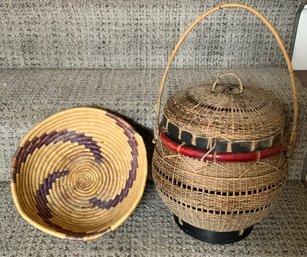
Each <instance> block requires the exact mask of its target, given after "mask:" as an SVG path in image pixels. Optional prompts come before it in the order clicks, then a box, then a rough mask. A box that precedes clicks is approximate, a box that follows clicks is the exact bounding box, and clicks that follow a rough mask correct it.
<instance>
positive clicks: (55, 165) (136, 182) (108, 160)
mask: <svg viewBox="0 0 307 257" xmlns="http://www.w3.org/2000/svg"><path fill="white" fill-rule="evenodd" d="M146 176H147V159H146V150H145V147H144V143H143V140H142V138H141V136H140V135H139V134H138V133H136V131H135V130H134V129H133V128H132V127H131V126H130V125H129V124H128V123H127V122H125V121H124V120H123V119H121V118H119V117H118V116H116V115H114V114H113V113H110V112H108V111H104V110H101V109H96V108H75V109H70V110H66V111H63V112H60V113H57V114H55V115H53V116H51V117H49V118H47V119H46V120H45V121H43V122H42V123H40V124H38V125H37V126H36V127H35V128H33V129H32V130H31V131H30V132H29V133H28V134H27V135H26V136H25V137H24V138H23V139H22V141H21V142H20V146H19V148H18V150H17V151H16V154H15V156H14V157H13V161H12V183H11V188H12V194H13V199H14V203H15V205H16V207H17V210H18V212H19V213H20V214H21V216H22V217H23V218H24V219H25V220H26V221H28V222H29V223H30V224H31V225H33V226H34V227H36V228H38V229H40V230H42V231H44V232H46V233H48V234H51V235H53V236H57V237H60V238H68V239H76V240H91V239H95V238H97V237H99V236H101V235H103V234H104V233H107V232H108V231H111V230H114V229H116V228H117V227H118V226H119V225H121V224H122V223H123V222H124V221H125V220H126V219H127V218H128V217H129V215H130V214H131V213H132V212H133V210H134V209H135V208H136V206H137V204H138V203H139V201H140V199H141V196H142V194H143V191H144V187H145V183H146Z"/></svg>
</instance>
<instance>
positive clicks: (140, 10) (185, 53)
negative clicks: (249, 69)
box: [0, 0, 302, 69]
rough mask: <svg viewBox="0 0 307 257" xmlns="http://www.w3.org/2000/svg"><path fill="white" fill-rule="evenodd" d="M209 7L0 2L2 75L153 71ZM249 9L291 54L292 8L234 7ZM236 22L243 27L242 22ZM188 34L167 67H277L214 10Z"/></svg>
mask: <svg viewBox="0 0 307 257" xmlns="http://www.w3.org/2000/svg"><path fill="white" fill-rule="evenodd" d="M226 2H232V1H227V0H226V1H217V0H215V1H214V0H208V1H204V0H193V1H191V0H189V1H186V0H176V1H175V0H159V1H156V0H133V1H132V0H116V1H114V0H103V1H101V0H89V1H81V0H69V1H67V0H65V1H64V0H55V1H49V0H40V1H36V0H14V1H11V0H2V1H1V3H0V14H1V15H0V40H1V44H0V67H2V68H129V69H131V68H161V67H164V65H165V62H166V59H167V57H168V56H169V55H170V51H171V49H172V48H173V46H174V45H175V43H176V41H177V40H178V38H179V35H180V34H181V33H182V32H183V30H184V29H185V28H186V27H187V25H188V24H190V23H191V21H192V20H194V19H195V18H196V17H197V16H198V15H199V14H200V13H201V12H204V11H205V10H208V9H210V8H212V7H213V6H216V5H218V4H220V3H226ZM237 2H240V3H246V4H248V5H250V6H252V7H255V8H257V9H258V10H259V11H260V12H261V13H263V14H264V15H265V16H266V17H267V18H268V20H269V21H270V22H271V23H272V24H273V26H275V27H276V29H277V31H278V32H279V33H280V35H281V37H282V38H283V40H284V41H285V44H286V46H287V48H288V49H290V48H291V47H290V46H291V40H292V39H293V30H294V27H295V25H296V24H295V19H296V17H297V13H298V12H299V10H300V8H301V2H302V1H299V0H281V1H280V0H279V1H267V0H260V1H253V0H244V1H242V0H241V1H237ZM242 21H243V22H242ZM203 24H204V25H201V26H199V27H197V28H196V29H195V31H194V32H193V33H192V34H191V35H190V37H189V39H188V40H187V41H186V42H185V44H184V46H183V47H182V51H181V52H180V54H179V55H178V58H176V61H175V63H174V67H177V68H182V67H191V68H196V67H233V66H237V67H240V66H246V65H248V66H250V65H252V66H262V65H265V66H272V65H273V66H281V65H284V63H283V58H282V57H281V53H280V51H279V50H278V46H277V44H276V43H275V40H274V38H273V36H272V35H270V34H269V33H268V30H267V29H266V27H264V26H263V25H262V23H261V21H259V20H257V19H256V18H255V17H254V16H253V15H252V14H250V13H248V12H247V11H242V10H239V9H235V10H229V9H227V10H222V11H220V12H217V13H215V14H213V15H211V16H209V18H208V20H206V21H205V22H204V23H203Z"/></svg>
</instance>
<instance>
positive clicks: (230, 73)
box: [212, 72, 243, 93]
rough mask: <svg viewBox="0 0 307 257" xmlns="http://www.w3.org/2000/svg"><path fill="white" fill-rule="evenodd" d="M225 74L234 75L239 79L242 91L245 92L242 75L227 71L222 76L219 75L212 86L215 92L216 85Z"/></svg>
mask: <svg viewBox="0 0 307 257" xmlns="http://www.w3.org/2000/svg"><path fill="white" fill-rule="evenodd" d="M225 76H233V77H235V78H236V79H237V80H238V81H239V86H240V93H242V92H243V84H242V81H241V79H240V77H239V76H238V75H237V74H234V73H232V72H227V73H224V74H222V75H221V76H219V77H218V78H217V79H216V81H215V82H214V83H213V86H212V91H213V92H215V87H216V85H217V83H219V81H220V80H221V78H223V77H225Z"/></svg>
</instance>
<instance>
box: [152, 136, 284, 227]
mask: <svg viewBox="0 0 307 257" xmlns="http://www.w3.org/2000/svg"><path fill="white" fill-rule="evenodd" d="M153 178H154V181H155V184H156V186H157V188H158V191H159V193H160V196H161V198H162V200H163V202H164V203H165V204H166V205H167V206H168V208H169V209H170V210H171V211H172V213H174V214H175V215H176V216H178V217H180V218H181V219H182V220H184V221H185V222H187V223H189V224H191V225H193V226H196V227H198V228H203V229H206V230H211V231H220V232H226V231H238V230H242V229H245V228H247V227H249V226H251V225H253V224H255V223H256V222H258V221H260V220H261V219H262V218H263V217H265V216H266V215H267V214H268V213H269V212H270V210H271V209H272V207H273V205H274V203H275V201H276V199H277V198H278V196H279V195H280V193H281V192H282V189H283V187H284V185H285V181H286V178H287V161H286V158H285V153H284V152H280V153H278V154H275V155H273V156H271V157H268V158H265V159H262V160H259V161H256V162H255V161H253V162H241V163H216V162H203V161H200V160H197V159H195V158H190V157H187V156H183V155H178V154H176V153H174V152H172V151H171V150H169V149H168V148H167V147H165V146H163V144H162V142H161V141H160V140H159V141H158V142H157V144H156V149H155V152H154V156H153Z"/></svg>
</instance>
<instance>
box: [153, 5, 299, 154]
mask: <svg viewBox="0 0 307 257" xmlns="http://www.w3.org/2000/svg"><path fill="white" fill-rule="evenodd" d="M237 7H239V8H242V9H245V10H247V11H249V12H251V13H253V14H255V15H256V16H257V17H258V18H259V19H260V20H261V21H262V22H263V23H264V24H265V25H266V26H267V27H268V29H269V30H270V31H271V33H272V34H273V36H274V37H275V39H276V41H277V43H278V45H279V47H280V49H281V51H282V53H283V55H284V58H285V60H286V63H287V66H288V72H289V75H290V79H291V90H292V98H293V124H292V130H291V134H290V139H289V142H288V146H287V157H291V155H292V153H293V148H294V144H295V140H296V133H297V116H298V101H297V89H296V85H295V77H294V73H293V68H292V64H291V61H290V58H289V55H288V53H287V50H286V48H285V46H284V43H283V42H282V39H281V37H280V36H279V34H278V32H277V31H276V30H275V28H274V27H273V26H272V25H271V23H270V22H269V21H268V20H267V19H266V18H265V17H264V16H263V15H262V14H260V13H259V12H258V11H256V10H255V9H253V8H251V7H249V6H246V5H243V4H223V5H220V6H217V7H214V8H213V9H211V10H209V11H207V12H205V13H203V14H202V15H200V16H199V17H198V18H196V20H194V21H193V22H192V23H191V24H190V26H189V27H188V28H187V29H186V31H185V32H184V33H183V35H182V36H181V38H180V39H179V41H178V42H177V44H176V46H175V48H174V50H173V52H172V54H171V56H170V57H169V59H168V62H167V64H166V67H165V70H164V73H163V77H162V80H161V82H160V89H159V94H158V100H157V113H156V124H155V130H154V133H155V139H154V141H156V140H157V138H158V136H159V122H160V110H161V100H162V96H163V90H164V84H165V81H166V78H167V75H168V72H169V69H170V66H171V64H172V62H173V59H174V57H175V55H176V53H177V52H178V50H179V48H180V46H181V44H182V43H183V41H184V40H185V38H186V37H187V36H188V35H189V33H190V32H191V31H192V30H193V29H194V27H195V26H196V25H197V24H198V23H200V22H201V21H202V20H204V19H205V18H206V17H207V16H208V15H210V14H212V13H214V12H216V11H218V10H221V9H223V8H237Z"/></svg>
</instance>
